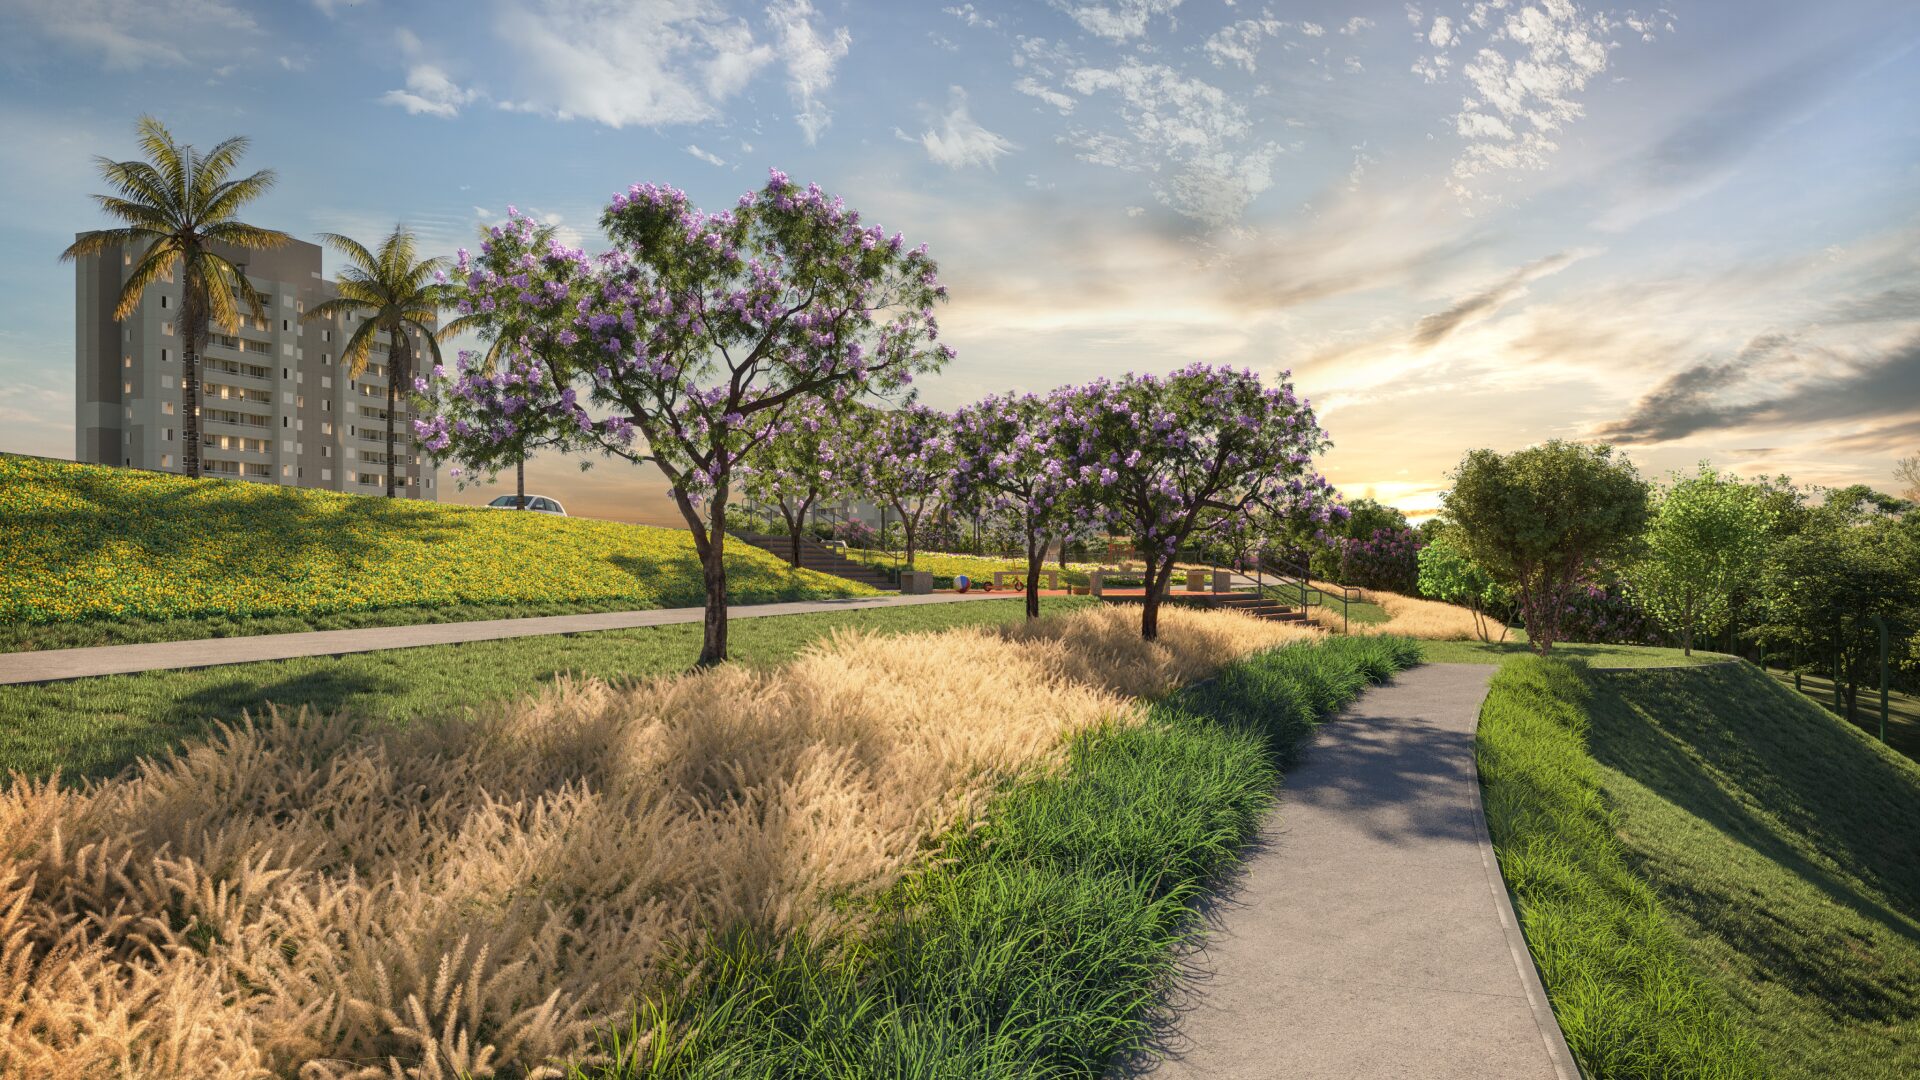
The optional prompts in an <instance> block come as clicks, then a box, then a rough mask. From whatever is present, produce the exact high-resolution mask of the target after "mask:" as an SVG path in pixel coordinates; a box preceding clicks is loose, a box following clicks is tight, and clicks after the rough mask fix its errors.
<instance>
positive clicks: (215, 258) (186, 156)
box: [60, 116, 293, 477]
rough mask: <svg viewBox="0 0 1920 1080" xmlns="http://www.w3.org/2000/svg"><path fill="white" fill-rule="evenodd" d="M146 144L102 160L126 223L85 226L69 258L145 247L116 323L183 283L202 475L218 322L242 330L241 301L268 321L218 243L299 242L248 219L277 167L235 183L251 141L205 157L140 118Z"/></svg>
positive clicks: (184, 428) (188, 418)
mask: <svg viewBox="0 0 1920 1080" xmlns="http://www.w3.org/2000/svg"><path fill="white" fill-rule="evenodd" d="M139 132H140V148H141V149H142V150H144V151H146V155H147V156H146V160H144V161H114V160H111V159H109V158H104V157H97V158H95V159H94V161H95V163H97V164H98V165H99V167H100V175H101V176H103V177H105V178H106V180H107V182H108V183H110V184H112V185H113V186H114V188H115V189H116V191H117V192H118V193H117V194H113V195H95V196H94V200H95V201H96V202H98V203H99V204H100V208H101V209H103V210H105V211H106V212H107V215H108V216H109V217H113V218H117V219H119V220H120V221H121V222H123V223H124V226H123V227H121V228H118V229H97V230H95V231H93V232H88V233H82V234H80V237H79V238H78V239H76V240H75V241H74V242H73V243H72V244H71V245H69V246H68V247H67V250H65V251H63V252H61V253H60V261H61V262H70V261H72V260H74V259H78V258H80V257H81V256H83V255H100V254H103V253H106V252H109V251H114V250H117V249H120V248H127V249H130V251H129V253H130V254H131V253H132V250H133V249H137V250H138V252H139V262H138V264H137V265H135V267H134V270H133V274H132V275H131V276H129V277H128V278H127V283H126V284H125V285H123V286H121V288H120V301H119V303H118V304H117V305H115V307H114V309H113V317H114V319H115V320H121V319H125V318H126V317H127V316H129V315H131V314H133V313H134V311H135V310H136V309H138V308H139V306H140V298H141V296H142V295H143V294H144V293H145V292H146V290H147V288H148V287H149V286H151V285H152V284H153V283H155V282H157V281H161V280H166V281H174V280H178V281H179V282H180V320H179V326H180V337H181V346H180V404H181V412H182V413H183V414H184V416H183V417H182V419H181V429H180V468H181V471H182V472H184V473H186V475H188V476H192V477H197V476H199V475H200V350H201V349H202V348H204V347H205V345H206V340H207V327H208V325H209V323H215V324H218V325H219V327H220V329H222V330H224V331H225V332H227V333H229V334H231V333H234V332H235V331H237V330H238V329H239V327H240V303H241V302H242V301H244V302H245V303H246V305H247V308H248V310H249V311H250V312H251V313H252V315H253V317H254V318H255V319H264V318H266V312H265V310H264V305H263V304H262V302H261V299H260V294H259V292H257V291H256V290H255V289H254V287H253V285H252V284H251V283H250V282H248V281H247V275H246V274H245V273H243V272H242V271H241V269H240V267H239V266H238V265H236V264H235V263H233V262H232V261H231V260H229V259H228V258H227V257H226V256H224V255H221V254H219V253H217V252H216V251H215V250H214V246H215V245H220V246H223V247H225V248H227V249H228V250H235V249H238V250H242V251H261V250H265V249H269V248H277V247H280V246H282V245H284V244H288V243H291V242H292V240H293V238H292V237H290V236H288V235H287V234H286V233H283V232H277V231H275V230H272V229H262V228H258V227H256V226H253V225H248V224H246V223H245V222H242V221H238V220H236V219H235V217H234V215H235V214H237V213H239V211H240V208H241V207H243V206H245V205H246V204H247V203H250V202H252V201H253V200H254V199H257V198H259V197H260V196H261V195H262V194H264V193H265V192H266V190H267V189H268V188H270V187H272V186H273V181H274V173H273V170H272V169H261V170H260V171H259V172H256V173H254V174H253V175H252V176H247V177H243V178H241V179H238V180H231V179H228V177H229V176H230V175H231V174H232V172H233V169H234V166H236V165H238V164H239V163H240V155H242V154H244V153H246V151H247V145H248V140H247V139H246V138H244V137H239V136H236V137H234V138H231V139H227V140H226V141H224V142H222V143H220V144H219V145H218V146H215V147H214V148H213V149H212V151H210V152H208V153H206V154H204V155H203V154H200V153H199V152H198V151H196V150H195V149H194V148H193V147H192V146H191V145H190V144H186V143H177V142H175V141H174V140H173V136H172V135H171V134H170V133H168V131H167V129H166V128H165V127H164V126H163V125H162V124H161V123H160V121H158V120H155V119H154V118H153V117H151V116H143V117H141V118H140V125H139Z"/></svg>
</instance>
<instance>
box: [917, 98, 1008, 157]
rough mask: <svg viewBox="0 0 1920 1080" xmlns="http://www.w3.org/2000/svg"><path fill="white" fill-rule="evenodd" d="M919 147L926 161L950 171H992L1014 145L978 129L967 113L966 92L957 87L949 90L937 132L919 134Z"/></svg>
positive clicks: (982, 128)
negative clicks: (976, 167) (965, 169)
mask: <svg viewBox="0 0 1920 1080" xmlns="http://www.w3.org/2000/svg"><path fill="white" fill-rule="evenodd" d="M920 145H922V146H924V147H926V149H927V156H928V157H929V158H932V159H933V160H934V161H935V162H936V163H938V164H941V165H945V166H946V167H948V168H950V169H964V168H968V167H971V166H980V165H984V166H986V167H987V168H989V169H993V168H996V165H995V162H997V161H998V160H999V159H1000V158H1002V157H1005V156H1006V155H1007V154H1009V153H1012V152H1013V150H1014V145H1013V144H1012V143H1010V142H1008V141H1007V140H1006V139H1005V138H1003V137H1001V136H999V135H996V134H994V133H993V132H991V131H988V130H987V129H986V128H984V127H981V126H980V123H979V121H977V120H975V119H974V118H973V116H972V114H970V113H969V112H968V111H967V93H966V91H965V90H962V89H961V88H960V87H957V86H956V87H954V88H953V91H952V96H951V98H950V99H949V101H948V106H947V114H946V116H945V117H944V118H943V119H942V121H941V124H940V130H938V131H927V132H924V133H922V134H921V136H920Z"/></svg>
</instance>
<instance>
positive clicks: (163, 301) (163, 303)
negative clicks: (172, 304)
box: [160, 293, 167, 308]
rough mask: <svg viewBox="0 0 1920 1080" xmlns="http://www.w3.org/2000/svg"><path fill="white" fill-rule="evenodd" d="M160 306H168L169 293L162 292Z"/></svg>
mask: <svg viewBox="0 0 1920 1080" xmlns="http://www.w3.org/2000/svg"><path fill="white" fill-rule="evenodd" d="M160 306H161V307H162V308H164V307H166V306H167V295H166V294H165V293H161V294H160Z"/></svg>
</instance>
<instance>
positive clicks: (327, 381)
mask: <svg viewBox="0 0 1920 1080" xmlns="http://www.w3.org/2000/svg"><path fill="white" fill-rule="evenodd" d="M320 389H322V390H331V389H333V376H331V375H322V376H320Z"/></svg>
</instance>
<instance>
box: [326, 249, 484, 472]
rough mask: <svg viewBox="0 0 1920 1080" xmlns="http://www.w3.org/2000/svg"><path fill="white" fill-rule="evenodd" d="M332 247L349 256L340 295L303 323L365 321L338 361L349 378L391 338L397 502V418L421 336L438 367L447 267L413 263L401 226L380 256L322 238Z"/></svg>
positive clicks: (436, 261) (390, 468) (390, 457)
mask: <svg viewBox="0 0 1920 1080" xmlns="http://www.w3.org/2000/svg"><path fill="white" fill-rule="evenodd" d="M320 239H321V240H322V241H323V242H324V243H326V245H327V246H328V247H331V248H333V249H334V250H335V251H338V252H339V253H340V254H342V255H345V256H346V257H347V260H348V265H347V266H345V267H343V268H342V269H341V271H340V274H339V281H338V282H337V287H338V290H339V293H340V295H339V296H337V297H335V298H334V299H332V300H328V301H327V302H325V303H323V304H316V305H314V306H313V307H310V308H308V309H307V313H306V314H305V315H303V316H301V319H302V321H304V322H313V321H314V320H316V319H332V318H336V317H339V316H343V315H344V316H349V317H351V316H353V315H359V316H361V323H360V327H359V329H357V330H355V331H354V332H353V334H352V335H351V336H350V337H348V339H347V344H346V348H345V349H344V350H343V351H342V352H341V355H340V359H341V361H342V363H343V364H345V366H346V368H347V378H349V379H357V378H359V377H360V376H361V375H362V374H363V373H364V372H365V371H366V370H367V363H368V361H369V360H370V359H371V358H372V356H373V349H374V345H375V342H374V337H375V335H376V334H378V333H379V332H380V331H382V330H384V331H386V333H387V342H388V345H387V497H388V498H392V497H393V496H394V463H395V462H394V458H395V455H394V452H393V415H394V413H395V412H396V411H397V409H398V405H397V400H396V399H397V398H398V396H399V393H400V388H401V387H403V386H406V387H411V386H412V385H413V359H414V357H413V335H414V334H416V333H417V334H419V335H420V337H421V338H422V339H423V340H424V341H426V343H427V349H428V350H429V351H430V352H431V353H432V354H433V362H434V363H436V364H438V363H439V362H440V341H439V338H438V336H437V335H436V332H435V330H434V324H435V322H436V320H438V319H439V317H440V310H441V309H442V308H445V307H448V306H449V305H450V304H451V303H452V292H453V289H452V287H451V286H449V285H446V284H443V283H439V282H437V281H436V280H435V277H436V275H438V274H439V273H440V271H441V270H443V269H444V268H445V267H446V265H447V261H446V260H445V259H442V258H432V259H424V260H421V261H418V262H416V261H414V238H413V233H411V232H409V231H408V230H407V228H406V227H405V226H403V225H395V226H394V227H393V232H391V233H389V234H388V235H387V238H386V239H385V240H382V241H380V249H379V250H378V251H368V250H367V249H366V248H365V247H363V246H361V245H360V243H359V242H358V241H355V240H352V239H350V238H348V237H345V236H341V235H339V234H338V233H321V234H320Z"/></svg>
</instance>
